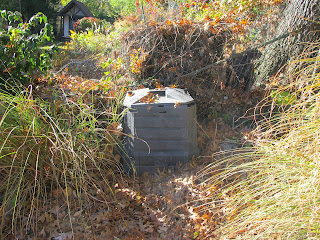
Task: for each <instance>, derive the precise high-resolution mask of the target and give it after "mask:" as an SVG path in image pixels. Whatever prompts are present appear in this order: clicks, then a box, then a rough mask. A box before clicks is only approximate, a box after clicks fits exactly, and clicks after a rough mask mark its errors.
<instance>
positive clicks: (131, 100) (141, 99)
mask: <svg viewBox="0 0 320 240" xmlns="http://www.w3.org/2000/svg"><path fill="white" fill-rule="evenodd" d="M193 102H194V100H193V98H192V97H191V96H190V95H189V93H188V91H187V90H186V89H181V88H171V87H165V88H163V89H149V88H142V89H138V90H134V91H128V92H127V95H126V97H125V99H124V102H123V105H124V106H126V107H131V106H132V105H141V104H177V103H179V104H181V105H183V104H190V103H193Z"/></svg>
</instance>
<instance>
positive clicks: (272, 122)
mask: <svg viewBox="0 0 320 240" xmlns="http://www.w3.org/2000/svg"><path fill="white" fill-rule="evenodd" d="M298 63H301V65H303V66H304V67H303V68H299V69H298V68H297V66H298V65H299V64H298ZM294 66H295V72H294V73H292V72H291V73H290V74H288V75H289V77H290V78H289V77H288V82H290V83H288V84H287V85H286V86H279V87H278V88H277V90H274V91H272V92H271V94H270V96H269V98H268V103H269V104H270V109H271V110H270V112H269V117H268V118H266V117H265V118H264V120H263V121H261V122H260V124H258V127H257V129H256V130H255V131H254V132H253V134H254V135H255V136H256V138H255V142H254V143H255V144H254V147H253V149H251V152H250V151H249V152H246V153H243V154H241V153H240V154H238V155H233V156H232V157H227V158H226V159H224V161H222V162H218V163H215V164H212V165H209V166H208V167H207V168H206V169H203V170H202V172H200V174H199V177H206V180H204V181H205V183H204V184H205V185H206V187H205V189H204V195H205V196H209V199H210V201H207V203H206V204H205V206H206V208H207V209H210V211H212V212H214V213H215V214H216V215H214V216H222V217H221V219H222V222H223V224H221V225H220V226H215V227H213V235H214V236H215V237H221V238H224V239H230V238H232V239H233V238H235V239H318V238H319V237H320V231H319V229H320V217H319V209H320V187H319V186H320V164H319V159H320V144H319V143H320V135H319V134H320V118H319V116H320V115H319V114H320V91H319V90H320V78H319V73H318V69H319V57H315V58H311V59H310V58H308V59H302V60H299V61H296V62H295V63H294ZM297 69H298V70H297ZM264 107H265V104H264ZM240 161H241V163H240ZM226 163H228V164H226ZM226 165H228V167H225V168H223V167H224V166H226ZM213 186H215V187H216V188H215V189H217V190H216V191H211V190H210V189H212V188H213Z"/></svg>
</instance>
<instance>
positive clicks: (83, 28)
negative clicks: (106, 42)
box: [73, 17, 111, 34]
mask: <svg viewBox="0 0 320 240" xmlns="http://www.w3.org/2000/svg"><path fill="white" fill-rule="evenodd" d="M73 27H74V30H75V31H76V32H78V33H83V32H88V31H90V30H93V31H94V32H99V33H103V34H105V33H107V32H108V31H109V28H110V27H111V24H110V23H109V22H107V21H106V20H101V19H99V18H94V17H84V18H81V19H79V20H78V21H77V22H75V23H74V26H73Z"/></svg>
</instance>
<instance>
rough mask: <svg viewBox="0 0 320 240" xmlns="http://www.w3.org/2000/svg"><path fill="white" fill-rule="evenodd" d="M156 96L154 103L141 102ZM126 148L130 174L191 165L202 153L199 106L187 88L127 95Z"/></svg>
mask: <svg viewBox="0 0 320 240" xmlns="http://www.w3.org/2000/svg"><path fill="white" fill-rule="evenodd" d="M150 93H151V94H152V96H153V97H154V99H156V100H155V101H154V102H152V103H146V101H143V100H141V99H143V98H145V97H146V96H148V95H150ZM124 105H125V106H126V107H128V111H127V112H126V114H125V117H124V133H125V134H126V137H125V141H124V146H125V149H126V151H127V153H128V159H126V160H125V161H124V169H125V170H126V171H127V172H133V169H135V172H136V173H137V174H142V173H143V172H149V173H152V172H155V171H157V168H160V169H163V168H172V167H174V166H175V165H177V164H178V163H187V162H188V161H189V160H190V159H191V158H192V156H194V155H197V154H198V146H197V125H196V105H195V104H194V100H193V99H192V97H191V96H190V95H189V94H188V92H187V91H186V90H184V89H177V88H165V89H161V90H149V89H148V88H145V89H140V90H136V91H132V92H130V94H127V96H126V98H125V101H124Z"/></svg>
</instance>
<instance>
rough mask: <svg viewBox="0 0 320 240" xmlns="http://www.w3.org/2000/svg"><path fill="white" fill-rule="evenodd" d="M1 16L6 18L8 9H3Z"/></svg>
mask: <svg viewBox="0 0 320 240" xmlns="http://www.w3.org/2000/svg"><path fill="white" fill-rule="evenodd" d="M1 17H2V18H6V17H7V11H6V10H2V11H1Z"/></svg>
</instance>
